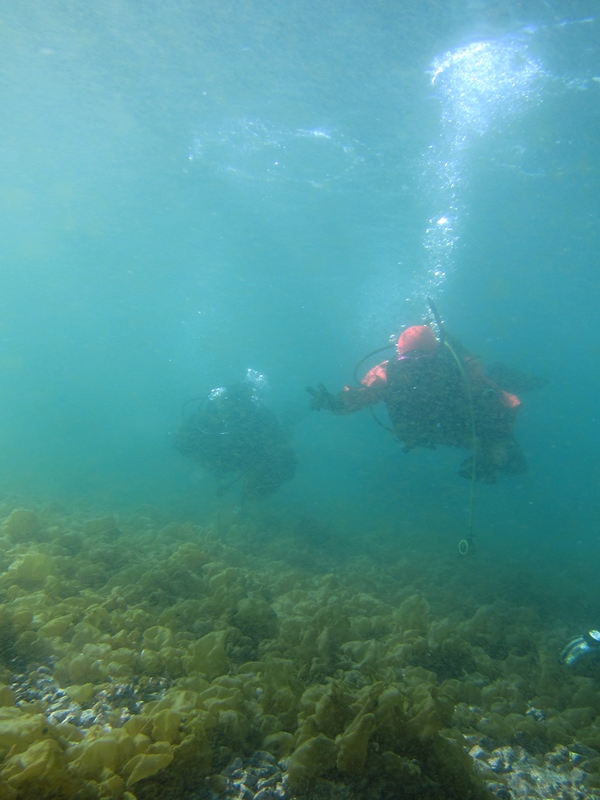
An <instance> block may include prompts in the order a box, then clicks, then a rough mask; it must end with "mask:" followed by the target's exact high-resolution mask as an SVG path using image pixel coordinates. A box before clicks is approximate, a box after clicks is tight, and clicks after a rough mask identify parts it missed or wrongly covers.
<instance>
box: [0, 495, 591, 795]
mask: <svg viewBox="0 0 600 800" xmlns="http://www.w3.org/2000/svg"><path fill="white" fill-rule="evenodd" d="M0 517H1V524H0V542H1V545H2V547H1V548H0V553H1V555H0V559H1V561H0V603H1V605H0V641H1V645H2V647H1V651H0V670H1V672H0V681H1V683H0V759H1V760H0V800H22V799H23V800H25V799H27V800H30V799H31V800H33V799H34V798H35V800H46V799H48V800H50V799H52V800H55V799H57V798H76V799H77V800H88V798H89V799H90V800H93V799H95V798H108V799H110V798H114V800H135V798H137V800H159V799H162V798H165V799H166V798H177V799H178V800H221V799H223V800H226V799H227V800H234V798H235V800H281V798H284V797H285V798H299V799H300V800H304V799H305V798H313V797H314V798H319V800H363V798H368V799H369V800H371V798H372V799H373V800H378V798H390V800H391V798H394V800H404V798H406V799H408V798H410V800H414V799H415V798H419V800H438V799H439V800H442V799H446V798H456V800H469V799H470V798H473V800H477V799H478V798H486V797H487V798H493V797H497V798H502V800H508V799H509V798H536V799H537V798H561V799H562V800H576V799H580V798H599V797H600V788H598V787H600V681H599V680H598V679H597V678H596V677H585V676H582V675H576V674H574V673H573V672H571V671H569V670H567V669H566V668H565V667H564V665H562V664H561V663H560V661H559V658H558V654H559V653H560V650H561V648H562V646H563V644H564V642H565V639H566V638H568V637H569V636H570V635H572V634H573V631H572V630H571V629H569V626H568V624H567V622H565V620H566V619H567V618H568V614H567V612H565V613H563V611H562V606H561V603H562V602H563V601H562V600H561V598H560V593H561V588H560V587H558V588H557V587H556V585H551V584H550V582H549V581H548V580H546V579H545V578H544V577H543V575H538V577H537V579H536V580H534V581H533V582H531V581H530V580H529V578H528V577H527V576H523V574H522V569H520V565H519V564H518V563H516V561H515V562H511V560H510V556H509V555H508V556H507V557H506V563H505V564H504V565H502V567H501V572H500V567H499V566H498V563H497V559H496V560H495V559H494V558H493V557H492V556H491V555H490V556H486V554H485V552H480V553H477V554H475V555H473V556H469V557H467V558H461V557H460V556H458V555H457V554H456V553H455V552H453V551H451V548H450V547H445V548H439V547H435V546H432V547H431V548H430V549H429V550H428V551H425V550H424V548H423V544H422V542H421V543H419V542H417V541H416V540H415V539H413V540H411V539H410V538H409V539H407V540H406V541H404V543H403V542H402V541H400V540H399V541H398V542H396V543H395V544H390V542H389V541H387V542H385V543H382V544H381V545H379V546H375V545H371V546H370V547H361V546H358V545H355V546H347V545H346V546H345V545H344V534H343V531H334V530H332V529H331V528H330V527H327V526H325V525H323V526H321V525H320V524H319V523H318V522H316V521H314V520H298V519H291V520H286V519H285V518H283V517H281V516H277V515H276V514H271V515H268V516H267V515H265V516H263V517H260V516H256V517H255V518H249V519H248V520H245V521H244V522H236V521H235V519H234V518H233V517H232V518H229V519H228V520H227V521H225V520H224V518H221V520H220V521H218V522H214V523H213V524H208V525H198V524H192V523H189V522H186V523H182V522H169V521H168V520H167V519H165V518H164V517H163V515H162V514H161V512H159V511H158V510H156V509H153V508H150V507H148V508H143V509H140V510H139V512H137V513H135V514H130V515H123V514H119V515H110V514H109V515H103V516H97V517H93V515H90V514H89V513H85V512H82V511H77V510H73V509H68V508H66V507H65V508H60V507H58V506H57V505H56V504H54V505H44V506H42V505H40V506H39V507H34V506H33V505H32V506H31V507H30V508H23V507H20V508H19V507H14V504H11V503H8V502H6V503H4V504H3V505H1V506H0ZM369 536H371V539H372V541H376V537H374V536H372V535H371V534H370V533H369V532H365V540H367V539H368V538H369ZM581 591H582V592H583V590H581ZM578 602H580V603H582V604H584V603H586V602H589V603H590V604H592V603H593V602H595V600H594V599H590V598H586V597H585V596H584V594H582V595H581V596H580V597H579V600H578Z"/></svg>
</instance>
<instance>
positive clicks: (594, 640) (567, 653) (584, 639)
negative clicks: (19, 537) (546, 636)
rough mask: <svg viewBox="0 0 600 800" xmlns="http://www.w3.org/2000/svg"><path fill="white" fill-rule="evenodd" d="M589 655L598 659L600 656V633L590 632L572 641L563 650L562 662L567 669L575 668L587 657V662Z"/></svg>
mask: <svg viewBox="0 0 600 800" xmlns="http://www.w3.org/2000/svg"><path fill="white" fill-rule="evenodd" d="M588 654H592V655H593V656H595V657H596V658H598V657H599V656H600V631H588V632H587V633H584V634H583V636H576V637H575V638H574V639H571V641H570V642H569V644H568V645H567V646H566V647H565V648H563V651H562V653H561V654H560V660H561V661H562V662H563V664H566V666H567V667H573V666H575V664H576V663H577V662H578V661H579V660H580V659H581V658H582V656H585V660H588V659H589V655H588Z"/></svg>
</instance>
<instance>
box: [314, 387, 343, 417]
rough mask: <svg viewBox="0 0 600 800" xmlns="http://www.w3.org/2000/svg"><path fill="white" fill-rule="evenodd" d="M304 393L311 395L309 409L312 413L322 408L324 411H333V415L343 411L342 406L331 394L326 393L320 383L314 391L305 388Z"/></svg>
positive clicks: (337, 398)
mask: <svg viewBox="0 0 600 800" xmlns="http://www.w3.org/2000/svg"><path fill="white" fill-rule="evenodd" d="M306 391H307V392H308V393H309V394H310V395H312V400H311V401H310V407H311V408H312V409H313V411H320V410H321V409H322V408H323V409H325V411H333V412H334V413H336V412H338V413H339V412H340V411H343V410H344V404H343V403H342V401H341V400H340V399H339V397H336V396H335V395H334V394H331V392H328V391H327V389H326V388H325V386H324V385H323V384H322V383H320V384H319V385H318V386H317V388H316V389H314V388H313V387H312V386H307V387H306Z"/></svg>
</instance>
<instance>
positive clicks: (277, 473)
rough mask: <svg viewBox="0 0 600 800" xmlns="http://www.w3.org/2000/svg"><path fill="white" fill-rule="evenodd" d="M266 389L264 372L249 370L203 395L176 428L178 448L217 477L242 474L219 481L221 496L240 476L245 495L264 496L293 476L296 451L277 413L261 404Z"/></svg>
mask: <svg viewBox="0 0 600 800" xmlns="http://www.w3.org/2000/svg"><path fill="white" fill-rule="evenodd" d="M265 387H266V379H265V377H264V375H261V374H260V373H258V372H256V370H252V369H249V370H248V371H247V373H246V377H245V379H244V380H243V381H242V382H240V383H236V384H233V385H231V386H226V387H225V386H222V387H219V388H217V389H213V390H212V391H211V392H209V394H208V395H207V396H206V397H204V398H202V400H201V401H200V405H199V407H198V408H197V410H196V411H195V412H194V413H193V414H191V415H190V416H188V417H187V418H186V419H184V421H183V423H182V425H181V427H180V428H179V430H178V431H177V434H176V438H175V447H176V448H177V450H179V452H180V453H183V455H185V456H187V457H188V458H191V459H193V460H194V461H196V462H197V463H198V464H200V465H201V466H202V467H205V468H207V469H209V470H212V471H213V472H214V473H215V475H216V476H217V479H218V480H221V481H222V480H223V478H224V477H225V476H226V475H227V474H228V473H238V475H237V476H236V477H235V478H234V479H233V480H229V482H225V483H221V485H220V486H219V487H218V489H217V493H218V494H224V493H225V492H227V491H228V490H229V488H230V487H231V486H233V484H235V483H237V482H238V481H240V480H241V482H242V497H243V498H246V497H253V498H258V497H264V496H266V495H268V494H271V493H272V492H274V491H276V490H277V489H278V488H279V487H280V486H281V484H282V483H284V482H285V481H288V480H291V479H292V478H293V477H294V473H295V471H296V463H297V459H296V454H295V453H294V451H293V450H292V447H291V445H290V443H289V441H288V437H287V436H286V435H285V433H284V431H283V429H282V428H281V426H280V424H279V422H278V421H277V417H276V416H275V414H274V413H273V412H272V411H270V410H269V409H267V408H265V407H264V405H263V404H262V399H261V393H262V390H263V389H264V388H265ZM184 408H185V406H184Z"/></svg>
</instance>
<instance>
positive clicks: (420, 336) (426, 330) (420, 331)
mask: <svg viewBox="0 0 600 800" xmlns="http://www.w3.org/2000/svg"><path fill="white" fill-rule="evenodd" d="M437 346H438V340H437V339H436V338H435V334H434V332H433V331H432V330H431V328H430V327H429V326H428V325H413V326H412V328H407V329H406V330H405V331H402V333H401V334H400V336H399V338H398V344H397V345H396V349H397V351H398V358H401V357H402V356H404V355H406V353H409V352H410V351H411V350H423V351H425V352H428V353H432V352H433V351H434V350H436V349H437Z"/></svg>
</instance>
